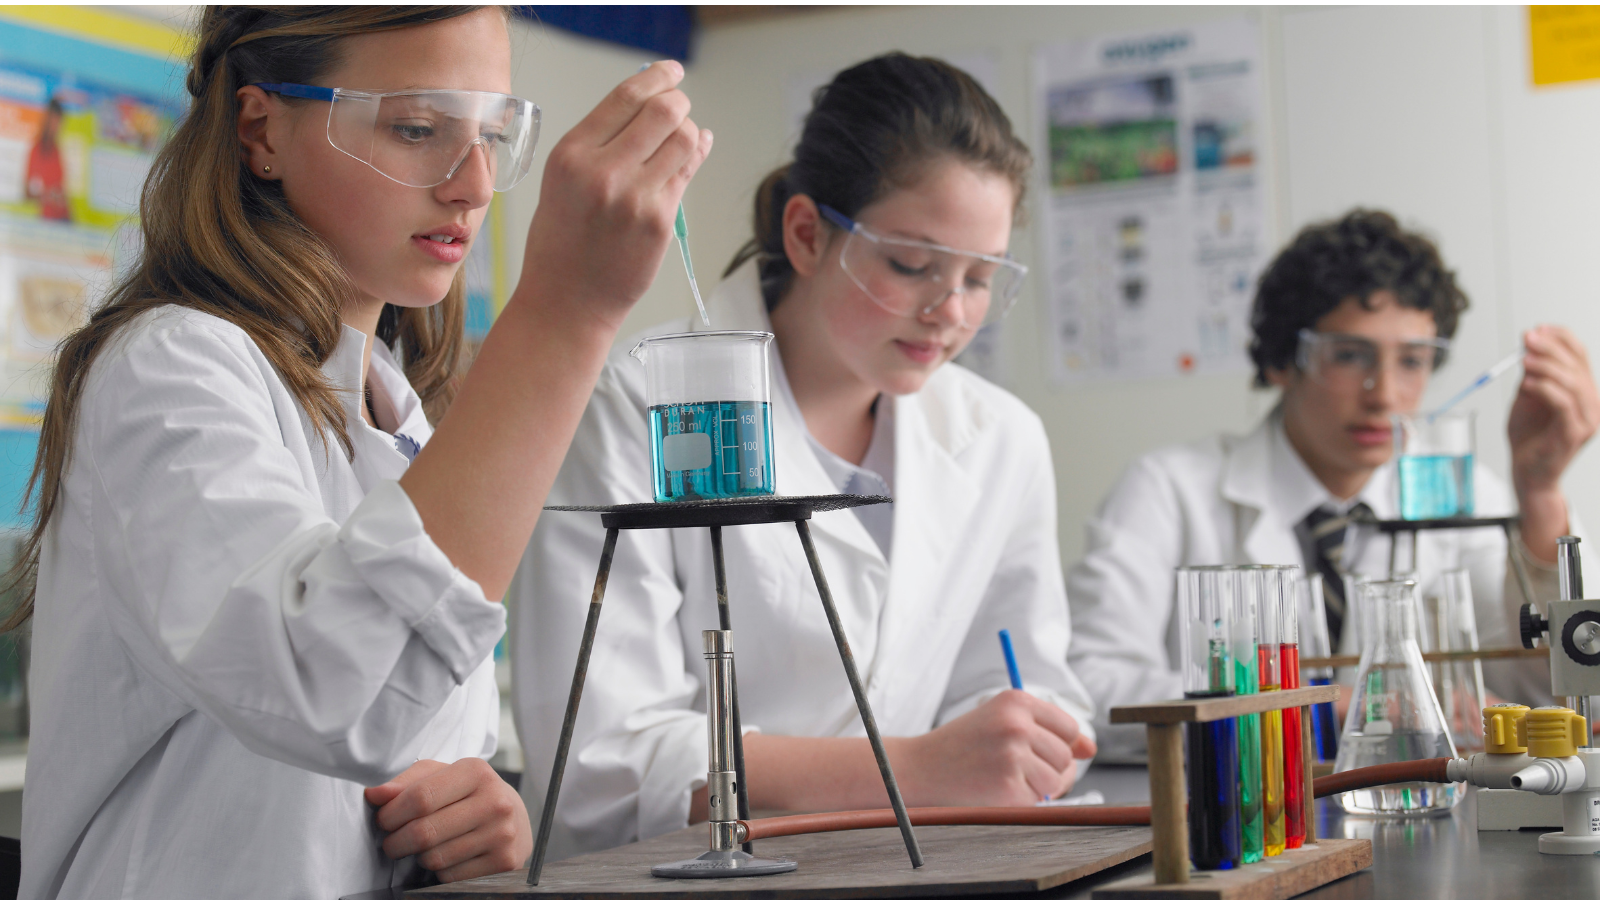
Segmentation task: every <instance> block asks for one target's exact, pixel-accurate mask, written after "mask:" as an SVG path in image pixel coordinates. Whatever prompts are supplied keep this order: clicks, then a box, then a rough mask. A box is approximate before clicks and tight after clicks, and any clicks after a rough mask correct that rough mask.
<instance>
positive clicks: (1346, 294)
mask: <svg viewBox="0 0 1600 900" xmlns="http://www.w3.org/2000/svg"><path fill="white" fill-rule="evenodd" d="M1383 290H1387V291H1390V292H1392V293H1393V294H1394V295H1395V297H1396V298H1398V299H1399V301H1400V305H1401V306H1403V307H1406V308H1408V309H1420V310H1424V311H1426V312H1430V313H1433V321H1434V324H1435V325H1437V326H1438V328H1439V337H1442V338H1448V337H1450V336H1452V335H1454V334H1455V333H1456V325H1457V324H1458V323H1459V322H1460V319H1461V313H1462V312H1463V311H1464V310H1466V308H1467V295H1466V294H1465V293H1463V292H1462V290H1461V288H1460V287H1459V286H1458V285H1457V284H1456V275H1455V272H1453V271H1451V270H1450V269H1447V268H1445V265H1444V260H1443V259H1441V258H1440V257H1439V248H1438V247H1436V246H1434V243H1433V241H1430V240H1428V239H1427V238H1426V237H1423V236H1422V235H1421V234H1418V233H1417V232H1414V231H1406V230H1405V229H1403V228H1401V227H1400V223H1399V222H1397V221H1395V218H1394V216H1392V215H1390V214H1388V213H1386V212H1384V211H1382V210H1377V209H1361V208H1359V207H1358V208H1356V209H1352V210H1350V211H1349V212H1347V213H1345V214H1344V216H1343V217H1341V218H1339V219H1337V220H1330V221H1326V222H1317V223H1314V224H1312V225H1307V226H1306V227H1305V228H1302V229H1301V230H1300V233H1299V234H1297V235H1295V237H1294V240H1293V241H1292V242H1291V243H1290V244H1289V246H1287V247H1285V248H1284V249H1283V251H1282V252H1280V253H1279V254H1278V256H1277V258H1276V259H1274V260H1273V261H1272V263H1271V265H1269V266H1267V270H1266V272H1264V273H1262V275H1261V281H1260V283H1259V284H1258V285H1257V287H1256V299H1255V303H1254V305H1253V306H1252V308H1251V310H1250V330H1251V331H1252V332H1253V333H1254V336H1253V337H1252V338H1251V339H1250V359H1251V360H1252V361H1254V362H1255V365H1256V377H1255V383H1256V386H1257V387H1266V386H1267V385H1268V384H1269V382H1268V380H1267V372H1268V370H1271V369H1287V368H1289V367H1291V366H1293V365H1295V350H1296V349H1297V347H1298V346H1299V342H1300V329H1302V328H1315V327H1316V324H1317V322H1319V321H1321V319H1322V317H1323V316H1325V315H1327V314H1328V313H1330V312H1333V310H1334V308H1335V307H1337V306H1338V305H1339V304H1341V303H1343V302H1344V301H1345V300H1346V299H1348V298H1350V297H1355V298H1357V299H1359V300H1360V301H1361V305H1363V306H1365V307H1367V308H1368V309H1371V308H1372V295H1373V294H1374V293H1376V292H1378V291H1383ZM1444 359H1445V357H1444V355H1443V354H1441V355H1440V356H1439V358H1438V360H1437V361H1436V363H1435V368H1437V367H1438V366H1439V365H1442V364H1443V363H1444Z"/></svg>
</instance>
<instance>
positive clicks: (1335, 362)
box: [1295, 328, 1450, 391]
mask: <svg viewBox="0 0 1600 900" xmlns="http://www.w3.org/2000/svg"><path fill="white" fill-rule="evenodd" d="M1449 353H1450V341H1449V339H1448V338H1416V339H1414V340H1409V341H1385V342H1383V343H1381V344H1380V343H1378V342H1376V341H1373V340H1371V339H1369V338H1364V337H1359V336H1357V335H1353V334H1333V333H1324V332H1320V331H1312V330H1310V329H1308V328H1302V329H1300V345H1299V347H1298V348H1297V350H1296V352H1295V363H1296V365H1298V366H1299V367H1300V371H1302V372H1305V373H1306V374H1307V375H1309V376H1311V377H1312V378H1313V379H1315V380H1316V381H1320V382H1322V383H1324V384H1333V385H1346V384H1359V385H1360V386H1361V387H1362V388H1363V389H1364V390H1372V389H1373V388H1374V387H1376V386H1377V377H1378V370H1379V367H1380V366H1382V365H1383V364H1384V362H1385V358H1386V357H1387V358H1388V359H1390V360H1392V364H1393V377H1394V378H1395V379H1397V381H1398V383H1399V385H1400V387H1401V388H1402V389H1406V390H1417V391H1420V390H1421V389H1422V388H1423V387H1425V386H1426V385H1427V383H1428V375H1429V374H1430V373H1432V372H1433V370H1434V369H1437V368H1438V367H1439V366H1441V365H1444V361H1445V358H1446V357H1447V356H1448V355H1449Z"/></svg>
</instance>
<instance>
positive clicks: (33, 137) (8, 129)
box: [0, 7, 186, 526]
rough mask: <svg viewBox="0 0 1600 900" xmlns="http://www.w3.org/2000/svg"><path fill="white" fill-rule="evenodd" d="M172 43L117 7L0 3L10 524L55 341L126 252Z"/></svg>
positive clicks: (171, 36)
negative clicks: (99, 8)
mask: <svg viewBox="0 0 1600 900" xmlns="http://www.w3.org/2000/svg"><path fill="white" fill-rule="evenodd" d="M185 54H186V44H185V43H184V39H183V38H182V36H181V35H179V34H178V33H177V32H175V31H173V30H172V29H170V28H165V27H163V26H160V25H158V24H156V23H154V22H149V21H146V20H142V19H139V18H137V17H133V16H129V15H126V14H123V13H120V12H113V11H102V10H94V9H89V8H83V7H0V526H5V525H10V526H16V525H20V524H21V523H22V518H21V514H20V511H19V510H18V508H17V507H18V501H20V499H21V493H22V485H23V484H24V483H26V480H27V477H28V473H29V471H30V470H31V467H32V462H33V449H34V446H35V445H36V443H37V436H36V432H37V427H38V419H39V415H40V414H41V413H42V412H43V409H44V399H45V397H46V394H47V392H48V389H49V375H50V363H51V361H52V360H53V358H54V354H55V348H56V346H57V345H58V344H59V343H60V341H61V340H62V338H64V337H66V336H67V335H68V334H70V333H71V332H72V331H73V330H74V329H76V328H77V327H78V326H79V325H80V324H82V323H83V321H84V319H85V317H86V316H87V314H88V311H89V310H90V309H91V308H92V307H93V305H94V304H95V303H97V302H99V301H100V300H101V299H103V298H104V297H105V295H106V292H107V290H108V289H109V288H110V286H111V284H112V282H113V280H114V278H115V276H116V273H117V272H118V271H119V267H121V266H124V265H127V264H128V263H129V262H130V261H131V260H132V259H133V258H135V257H136V255H137V253H138V250H139V232H138V228H137V219H136V217H137V214H138V208H139V193H140V190H141V188H142V187H143V185H144V179H145V175H146V173H147V172H148V171H149V169H150V165H151V162H152V161H153V159H154V156H155V152H156V150H157V149H158V148H159V147H160V146H161V143H162V142H163V141H164V140H166V138H167V136H168V135H169V134H170V133H171V131H172V128H173V126H174V124H175V123H176V122H177V119H178V117H179V116H180V115H181V114H182V112H183V97H182V95H181V85H182V83H183V81H182V75H183V57H184V56H185Z"/></svg>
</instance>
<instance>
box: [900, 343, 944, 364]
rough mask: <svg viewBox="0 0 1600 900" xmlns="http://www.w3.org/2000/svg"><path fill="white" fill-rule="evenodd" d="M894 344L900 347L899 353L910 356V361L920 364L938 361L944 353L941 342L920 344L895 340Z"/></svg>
mask: <svg viewBox="0 0 1600 900" xmlns="http://www.w3.org/2000/svg"><path fill="white" fill-rule="evenodd" d="M894 345H895V346H896V347H899V348H900V352H901V353H904V354H905V355H906V356H908V357H910V358H911V361H912V362H915V363H920V364H922V365H927V364H928V363H933V362H938V361H939V357H940V356H942V355H944V345H942V344H922V343H914V342H911V341H898V340H897V341H895V342H894Z"/></svg>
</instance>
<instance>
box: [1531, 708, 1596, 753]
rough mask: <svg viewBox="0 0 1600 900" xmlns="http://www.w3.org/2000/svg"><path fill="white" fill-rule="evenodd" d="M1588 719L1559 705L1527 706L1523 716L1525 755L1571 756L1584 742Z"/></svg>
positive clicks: (1584, 744)
mask: <svg viewBox="0 0 1600 900" xmlns="http://www.w3.org/2000/svg"><path fill="white" fill-rule="evenodd" d="M1588 728H1589V723H1588V722H1587V721H1585V720H1584V718H1583V716H1580V715H1578V714H1577V713H1575V712H1573V711H1572V710H1570V709H1566V708H1565V707H1560V706H1541V707H1539V708H1538V709H1534V710H1529V711H1528V714H1527V716H1526V717H1525V718H1524V719H1523V731H1524V733H1525V734H1526V735H1527V741H1528V755H1529V756H1533V757H1544V758H1553V757H1558V756H1572V755H1573V754H1575V753H1577V752H1578V748H1579V747H1581V746H1586V745H1587V744H1588V741H1586V740H1584V736H1585V735H1586V734H1587V729H1588Z"/></svg>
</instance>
